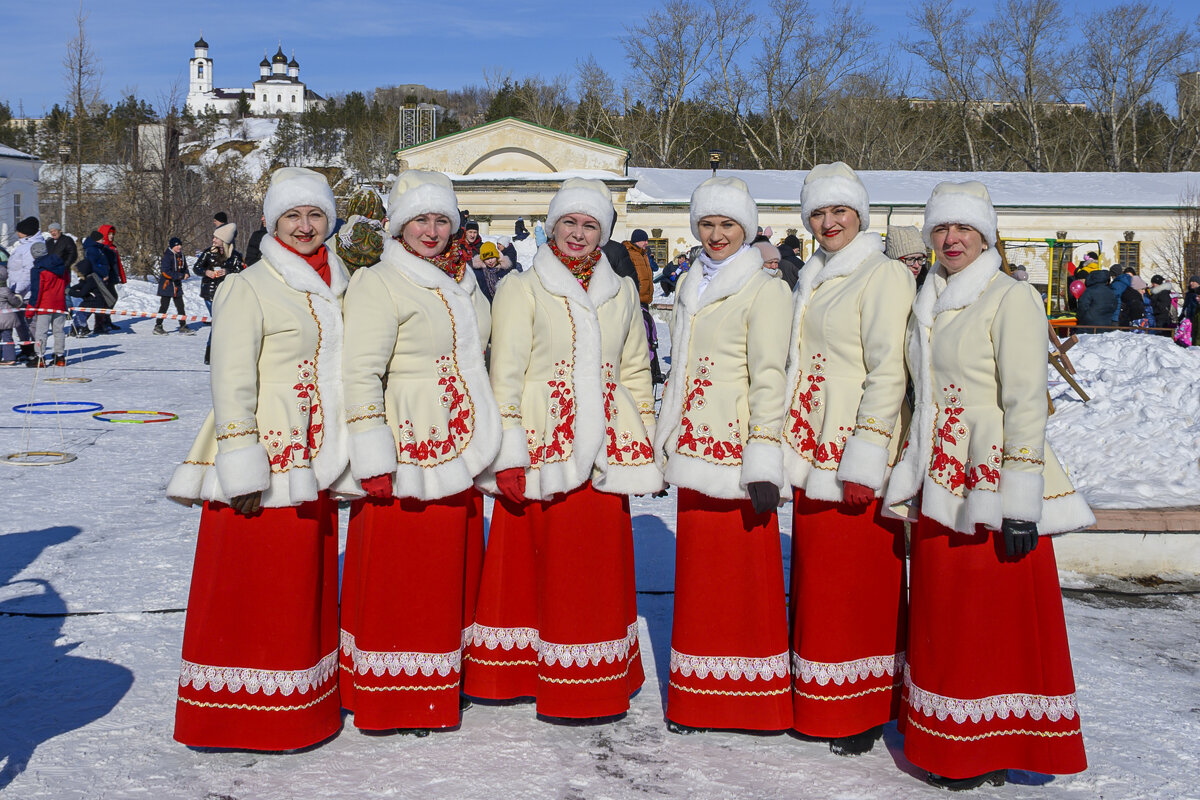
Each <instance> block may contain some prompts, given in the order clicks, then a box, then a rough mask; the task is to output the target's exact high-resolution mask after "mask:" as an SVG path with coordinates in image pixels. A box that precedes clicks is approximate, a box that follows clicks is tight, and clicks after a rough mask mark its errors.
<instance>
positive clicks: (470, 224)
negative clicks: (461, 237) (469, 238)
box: [463, 219, 479, 231]
mask: <svg viewBox="0 0 1200 800" xmlns="http://www.w3.org/2000/svg"><path fill="white" fill-rule="evenodd" d="M463 230H464V231H477V230H479V222H477V221H476V220H473V219H469V220H467V224H466V225H463Z"/></svg>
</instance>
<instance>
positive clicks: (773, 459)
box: [654, 248, 792, 499]
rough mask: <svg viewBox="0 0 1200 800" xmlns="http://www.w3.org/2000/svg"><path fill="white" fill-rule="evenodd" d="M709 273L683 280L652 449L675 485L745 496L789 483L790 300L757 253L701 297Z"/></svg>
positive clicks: (737, 259) (743, 257) (723, 272)
mask: <svg viewBox="0 0 1200 800" xmlns="http://www.w3.org/2000/svg"><path fill="white" fill-rule="evenodd" d="M702 277H703V270H702V267H701V266H700V265H699V264H698V263H697V264H693V265H692V268H691V269H689V270H688V272H687V274H686V275H685V276H684V277H683V278H682V279H681V280H680V283H679V287H678V292H677V295H676V300H675V310H674V312H673V313H672V317H671V375H670V377H669V378H668V380H667V385H666V387H665V388H664V389H663V400H662V406H661V408H660V411H659V420H658V435H657V437H656V438H655V442H654V446H655V450H656V451H657V453H658V458H659V460H660V463H662V464H663V465H664V469H665V477H666V480H667V482H668V483H672V484H675V485H677V486H685V487H687V488H689V489H694V490H696V491H698V492H702V493H704V494H706V495H708V496H709V497H720V498H726V499H744V498H746V497H747V496H748V495H747V492H746V486H747V485H748V484H749V483H752V482H755V481H768V482H770V483H773V484H775V485H776V486H780V487H782V486H783V485H784V484H783V480H784V477H783V453H782V450H781V449H780V426H781V423H782V421H783V404H782V403H781V402H780V398H781V397H782V396H783V388H784V363H785V360H786V358H787V335H786V331H787V330H788V329H789V327H790V322H791V318H792V309H791V300H790V298H789V295H788V287H787V284H786V283H784V282H783V281H781V280H779V279H778V278H776V277H775V276H773V275H770V274H768V273H766V272H764V271H763V268H762V255H761V254H760V253H759V251H758V250H756V249H754V248H749V249H747V250H746V251H745V252H743V253H741V254H740V255H737V256H733V257H732V259H731V261H730V262H729V263H726V264H724V265H723V266H722V267H721V269H720V270H719V271H718V272H717V274H716V275H715V276H714V277H713V278H712V281H711V282H710V283H709V284H708V286H707V287H706V288H705V290H704V293H703V294H700V292H699V284H700V280H701V279H702Z"/></svg>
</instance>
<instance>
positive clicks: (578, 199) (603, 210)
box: [546, 178, 617, 244]
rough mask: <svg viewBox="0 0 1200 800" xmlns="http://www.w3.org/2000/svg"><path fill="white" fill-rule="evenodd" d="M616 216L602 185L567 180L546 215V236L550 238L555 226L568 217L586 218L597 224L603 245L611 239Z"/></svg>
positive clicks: (607, 191)
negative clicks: (572, 215)
mask: <svg viewBox="0 0 1200 800" xmlns="http://www.w3.org/2000/svg"><path fill="white" fill-rule="evenodd" d="M616 213H617V212H616V209H614V208H613V202H612V192H610V191H609V190H608V187H607V186H605V185H604V181H598V180H592V179H590V178H567V179H566V180H565V181H563V185H562V188H561V189H559V190H558V193H557V194H555V195H554V199H552V200H551V201H550V210H549V211H547V212H546V233H547V234H548V235H549V236H550V237H552V238H553V236H554V225H555V223H557V222H558V221H559V219H561V218H562V217H565V216H566V215H567V214H587V215H588V216H589V217H591V218H592V219H594V220H596V222H599V223H600V244H604V243H605V242H607V241H608V237H609V236H611V235H612V226H613V217H615V216H616Z"/></svg>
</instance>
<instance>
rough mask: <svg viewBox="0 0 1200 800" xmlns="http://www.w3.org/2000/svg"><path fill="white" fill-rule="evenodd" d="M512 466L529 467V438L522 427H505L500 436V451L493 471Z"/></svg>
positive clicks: (493, 464) (493, 463) (493, 465)
mask: <svg viewBox="0 0 1200 800" xmlns="http://www.w3.org/2000/svg"><path fill="white" fill-rule="evenodd" d="M512 467H521V468H522V469H528V468H529V439H528V438H527V437H526V435H525V431H524V430H523V429H522V428H520V427H514V428H505V429H504V434H503V435H502V436H501V437H500V452H499V453H498V454H497V455H496V460H495V461H494V462H492V472H499V471H500V470H504V469H510V468H512Z"/></svg>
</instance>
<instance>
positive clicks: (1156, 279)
mask: <svg viewBox="0 0 1200 800" xmlns="http://www.w3.org/2000/svg"><path fill="white" fill-rule="evenodd" d="M1166 282H1167V279H1166V278H1164V277H1163V276H1162V275H1155V276H1154V277H1153V278H1151V279H1150V283H1152V284H1154V285H1155V286H1162V285H1163V284H1164V283H1166Z"/></svg>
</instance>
